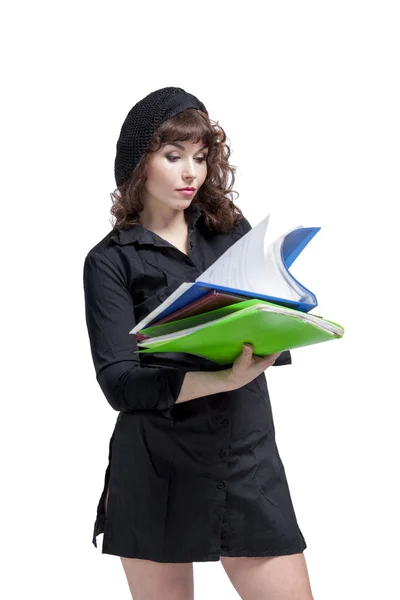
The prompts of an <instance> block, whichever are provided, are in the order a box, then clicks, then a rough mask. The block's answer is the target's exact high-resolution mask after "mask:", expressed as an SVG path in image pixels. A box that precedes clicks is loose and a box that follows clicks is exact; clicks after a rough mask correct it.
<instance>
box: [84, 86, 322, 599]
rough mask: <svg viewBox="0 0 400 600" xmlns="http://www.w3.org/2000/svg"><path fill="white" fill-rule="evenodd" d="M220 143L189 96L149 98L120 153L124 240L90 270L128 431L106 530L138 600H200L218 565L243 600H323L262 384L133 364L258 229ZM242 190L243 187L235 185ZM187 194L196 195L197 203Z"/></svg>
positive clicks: (170, 359) (121, 434)
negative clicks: (156, 318)
mask: <svg viewBox="0 0 400 600" xmlns="http://www.w3.org/2000/svg"><path fill="white" fill-rule="evenodd" d="M225 142H226V136H225V133H224V131H223V129H222V128H221V127H220V126H219V125H218V124H217V123H215V122H213V121H211V120H210V119H209V116H208V113H207V110H206V108H205V106H204V104H203V103H201V102H200V101H199V100H198V99H197V98H196V97H195V96H193V95H192V94H189V93H187V92H186V91H185V90H183V89H182V88H174V87H168V88H163V89H160V90H156V91H155V92H152V93H151V94H149V95H148V96H146V97H145V98H143V99H142V100H141V101H140V102H138V103H137V104H136V105H135V106H134V107H133V108H132V109H131V110H130V112H129V113H128V115H127V117H126V119H125V121H124V123H123V125H122V128H121V132H120V137H119V139H118V142H117V153H116V158H115V179H116V183H117V186H118V187H117V190H116V191H115V192H114V193H113V194H112V198H113V206H112V208H111V213H112V214H113V216H114V217H115V223H114V225H113V229H112V230H111V231H110V232H109V233H108V235H107V236H106V237H105V238H104V239H103V240H101V241H100V242H99V243H98V244H97V245H96V246H94V247H93V248H92V249H91V250H90V251H89V252H88V254H87V256H86V258H85V264H84V291H85V305H86V322H87V327H88V333H89V339H90V346H91V352H92V357H93V363H94V366H95V371H96V378H97V381H98V383H99V385H100V387H101V389H102V391H103V393H104V395H105V397H106V399H107V400H108V402H109V403H110V405H111V406H112V408H114V409H115V410H116V411H118V413H119V414H118V417H117V421H116V424H115V428H114V431H113V434H112V436H111V439H110V445H109V462H108V466H107V469H106V474H105V482H104V488H103V492H102V494H101V497H100V500H99V503H98V507H97V516H96V521H95V525H94V533H93V543H94V545H95V546H96V547H97V543H96V537H97V535H98V534H99V533H104V538H103V546H102V552H103V553H106V554H113V555H117V556H119V557H120V558H121V561H122V564H123V567H124V570H125V574H126V576H127V580H128V583H129V587H130V590H131V593H132V597H134V598H135V600H150V599H153V598H162V599H163V600H172V599H173V600H181V599H182V600H189V599H190V598H193V593H194V592H193V562H194V561H214V560H221V563H222V565H223V567H224V569H225V570H226V572H227V574H228V576H229V578H230V580H231V582H232V584H233V585H234V587H235V588H236V590H237V591H238V593H239V595H241V597H242V598H254V599H255V598H257V599H260V600H261V599H263V598H268V600H271V599H276V600H278V599H285V600H286V599H289V598H296V599H300V598H301V599H302V600H306V599H307V600H310V599H312V594H311V589H310V584H309V579H308V574H307V567H306V563H305V559H304V556H303V551H304V549H305V548H306V542H305V540H304V537H303V535H302V533H301V531H300V529H299V526H298V524H297V521H296V516H295V512H294V509H293V505H292V502H291V498H290V492H289V487H288V483H287V479H286V475H285V470H284V467H283V464H282V461H281V459H280V456H279V452H278V449H277V446H276V442H275V429H274V423H273V417H272V411H271V404H270V399H269V395H268V389H267V383H266V379H265V374H264V371H265V370H266V369H267V368H268V367H269V366H271V365H272V364H275V365H278V364H289V363H290V362H291V359H290V353H289V352H283V353H281V355H280V356H279V354H274V355H271V356H267V357H256V356H253V355H252V348H251V346H249V347H246V345H245V346H244V347H243V352H242V354H241V355H240V356H238V357H237V359H236V360H235V362H234V363H233V365H231V366H228V367H229V368H226V366H224V367H221V366H219V365H215V363H212V362H211V361H207V360H203V359H201V358H200V357H195V356H193V355H187V354H183V353H180V354H172V353H171V354H154V355H149V354H145V355H140V357H139V355H138V354H135V350H136V349H137V345H136V343H135V339H134V336H133V335H132V334H129V332H130V331H131V330H132V328H133V327H134V326H135V324H136V323H137V322H138V321H140V320H141V319H143V318H144V317H145V316H146V315H147V314H149V312H151V311H152V310H153V308H155V307H156V306H157V305H159V304H160V303H161V302H162V301H163V300H164V299H165V298H167V297H168V296H169V295H170V294H171V293H172V292H173V291H174V290H175V289H176V288H177V287H178V286H179V285H180V284H181V283H182V282H184V281H194V280H195V279H196V278H197V277H198V276H199V275H200V274H201V273H202V272H203V271H204V270H205V269H207V268H208V267H209V266H210V265H211V264H212V263H213V262H214V261H215V260H216V259H217V258H218V257H219V256H221V254H222V253H223V252H225V250H227V249H228V248H229V247H230V246H231V245H232V244H234V243H235V242H236V241H237V240H238V239H239V238H240V237H241V236H243V235H244V234H245V233H246V232H247V231H249V229H251V226H250V224H249V222H248V221H247V220H246V219H245V218H244V217H243V215H242V213H241V211H240V209H238V208H237V207H236V206H235V205H234V203H233V202H232V200H231V199H230V198H229V197H228V196H229V193H230V192H231V191H232V185H233V182H234V170H233V168H232V167H230V165H229V163H228V158H229V155H230V150H229V147H228V145H227V144H226V143H225ZM229 178H231V183H230V185H228V183H229ZM182 188H191V190H188V191H186V192H184V191H182Z"/></svg>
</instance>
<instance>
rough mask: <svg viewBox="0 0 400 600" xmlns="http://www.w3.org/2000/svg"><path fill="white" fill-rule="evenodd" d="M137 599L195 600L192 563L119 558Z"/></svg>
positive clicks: (132, 592)
mask: <svg viewBox="0 0 400 600" xmlns="http://www.w3.org/2000/svg"><path fill="white" fill-rule="evenodd" d="M120 558H121V561H122V565H123V567H124V571H125V575H126V578H127V580H128V585H129V589H130V591H131V595H132V598H133V599H134V600H160V599H161V598H162V600H193V599H194V582H193V563H158V562H154V561H152V560H143V559H141V558H123V557H122V556H121V557H120Z"/></svg>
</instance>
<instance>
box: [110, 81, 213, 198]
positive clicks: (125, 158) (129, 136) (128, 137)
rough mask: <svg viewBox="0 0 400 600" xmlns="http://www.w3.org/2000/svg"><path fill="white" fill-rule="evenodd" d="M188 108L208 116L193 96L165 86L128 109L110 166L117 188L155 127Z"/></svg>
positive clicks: (131, 167) (143, 148)
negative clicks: (112, 166)
mask: <svg viewBox="0 0 400 600" xmlns="http://www.w3.org/2000/svg"><path fill="white" fill-rule="evenodd" d="M188 108H196V109H197V110H201V111H203V112H205V113H206V114H208V112H207V110H206V107H205V106H204V104H203V103H202V102H200V100H198V99H197V98H196V96H193V95H192V94H189V93H188V92H186V91H185V90H183V89H182V88H178V87H165V88H161V89H160V90H156V91H155V92H151V94H148V95H147V96H146V97H145V98H142V100H139V102H138V103H137V104H135V106H133V108H131V110H130V111H129V113H128V115H127V117H126V119H125V121H124V122H123V124H122V127H121V133H120V136H119V138H118V141H117V154H116V156H115V163H114V174H115V181H116V184H117V186H120V185H121V184H122V183H124V182H125V181H126V180H127V179H128V178H129V176H130V174H131V173H132V171H133V169H134V168H135V167H136V165H137V164H138V162H139V161H140V158H141V156H142V155H143V154H144V153H145V152H146V150H147V147H148V145H149V142H150V139H151V137H152V135H153V133H154V132H155V131H156V129H157V128H158V127H159V125H161V123H163V122H164V121H166V120H167V119H170V118H171V117H172V116H173V115H176V114H178V113H180V112H182V111H184V110H186V109H188Z"/></svg>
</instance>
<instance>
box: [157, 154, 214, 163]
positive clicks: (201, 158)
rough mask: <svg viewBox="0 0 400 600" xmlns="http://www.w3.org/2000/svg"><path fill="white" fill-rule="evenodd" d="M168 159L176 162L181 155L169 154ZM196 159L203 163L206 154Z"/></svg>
mask: <svg viewBox="0 0 400 600" xmlns="http://www.w3.org/2000/svg"><path fill="white" fill-rule="evenodd" d="M167 158H168V160H170V161H171V162H176V161H177V160H178V159H179V158H180V156H169V155H168V156H167ZM196 160H198V161H199V162H200V163H203V162H204V161H205V160H206V157H205V156H202V157H200V158H196Z"/></svg>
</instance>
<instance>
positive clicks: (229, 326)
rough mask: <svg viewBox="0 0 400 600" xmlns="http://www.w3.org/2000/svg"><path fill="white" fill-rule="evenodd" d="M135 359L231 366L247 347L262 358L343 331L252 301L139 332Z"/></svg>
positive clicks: (305, 315)
mask: <svg viewBox="0 0 400 600" xmlns="http://www.w3.org/2000/svg"><path fill="white" fill-rule="evenodd" d="M140 333H143V334H145V335H146V336H151V337H149V338H148V339H144V340H143V341H141V342H138V346H139V347H140V348H144V350H139V351H138V353H139V354H145V353H154V352H157V353H160V352H188V353H190V354H194V355H197V356H201V357H204V358H207V359H209V360H212V361H214V362H216V363H217V364H220V365H225V364H232V363H233V362H234V361H235V359H236V358H237V357H238V356H239V354H241V352H242V349H243V348H242V347H243V344H244V343H246V342H248V343H250V344H252V346H253V348H254V354H255V355H258V356H266V355H267V354H273V353H275V352H282V351H284V350H291V349H293V348H299V347H301V346H309V345H312V344H318V343H321V342H327V341H330V340H335V339H339V338H341V337H343V334H344V329H343V327H342V326H341V325H338V324H337V323H334V322H333V321H328V320H326V319H323V318H322V317H317V316H316V315H312V314H310V313H304V312H302V311H298V310H295V309H291V308H287V307H285V306H281V305H278V304H274V303H272V302H266V301H262V300H259V299H252V300H248V301H244V302H238V303H237V304H232V305H231V306H227V307H223V308H219V309H216V310H213V311H210V312H208V313H203V314H201V315H197V316H194V317H188V318H186V319H180V320H179V321H175V322H173V321H172V322H170V323H165V324H164V325H158V326H155V327H147V328H145V329H142V330H141V331H140Z"/></svg>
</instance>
